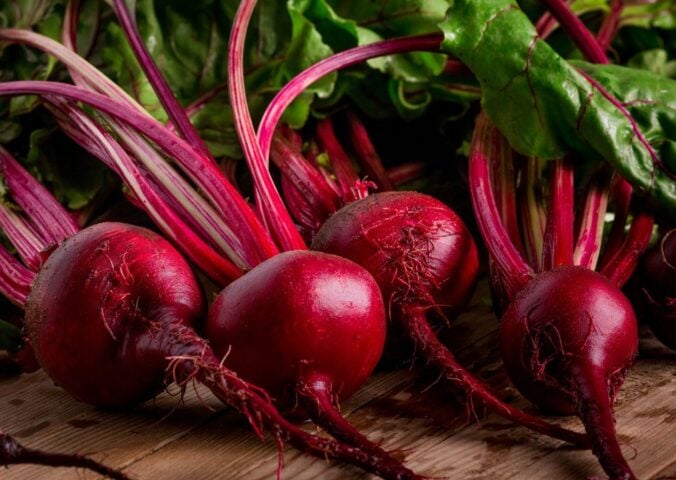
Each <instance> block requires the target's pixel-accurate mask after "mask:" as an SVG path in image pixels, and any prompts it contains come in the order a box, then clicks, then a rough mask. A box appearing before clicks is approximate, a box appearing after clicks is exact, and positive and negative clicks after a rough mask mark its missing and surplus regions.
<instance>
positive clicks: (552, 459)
mask: <svg viewBox="0 0 676 480" xmlns="http://www.w3.org/2000/svg"><path fill="white" fill-rule="evenodd" d="M487 298H488V293H487V289H486V285H485V284H482V285H481V287H480V288H479V290H478V293H477V295H475V298H474V301H473V303H472V306H471V308H470V309H469V310H468V312H467V313H465V314H464V315H463V316H462V317H461V318H460V319H458V321H456V322H455V324H454V325H453V327H452V328H451V329H449V330H447V331H444V332H442V335H443V337H444V339H445V340H446V341H447V343H448V344H449V345H451V346H452V348H454V350H455V351H456V352H457V353H458V357H459V358H460V359H461V361H462V362H463V363H464V364H465V365H467V366H468V367H469V368H470V369H472V370H473V371H474V372H478V373H479V374H480V375H481V376H482V377H483V378H485V379H486V380H488V381H489V382H490V384H491V385H492V386H493V387H494V388H495V389H496V390H497V391H498V392H500V394H501V395H502V396H503V397H504V398H506V399H508V400H509V401H510V402H512V403H515V404H517V405H519V406H521V407H524V408H527V409H531V410H532V407H529V405H528V403H527V402H526V401H525V400H524V399H522V398H520V397H519V396H518V395H517V393H516V391H515V390H514V389H513V388H512V387H511V386H510V385H509V382H508V381H507V379H506V376H505V374H504V372H503V370H502V366H501V362H500V358H499V352H498V349H497V342H496V341H495V340H496V328H497V322H496V319H495V317H494V315H493V314H492V313H491V311H490V303H489V302H488V301H487ZM643 336H644V338H643V339H642V341H641V358H640V359H639V360H638V361H637V363H636V365H635V366H634V368H633V369H632V370H631V372H630V374H629V376H628V377H627V380H626V382H625V386H624V388H623V389H622V390H621V393H620V396H619V398H618V402H617V407H616V420H617V425H618V431H619V434H620V438H621V441H622V442H623V445H624V451H625V454H626V455H627V457H628V459H629V463H630V465H631V466H632V468H634V470H635V472H636V474H637V475H638V476H639V477H640V478H643V479H662V480H666V479H668V478H674V477H676V442H674V441H673V436H674V433H676V431H675V426H676V354H674V353H673V352H669V351H668V350H666V349H664V348H663V347H661V346H660V345H659V344H658V343H657V342H656V341H655V340H653V339H652V338H651V337H650V335H649V334H648V333H647V332H645V331H644V332H643ZM422 367H424V365H414V366H413V367H404V368H399V369H394V370H389V371H388V370H382V371H379V372H378V373H376V374H375V375H374V376H373V377H372V378H371V379H370V380H369V381H368V383H367V384H366V385H365V386H364V387H363V388H362V389H361V390H360V391H359V392H358V393H357V394H356V395H354V396H353V398H351V399H350V400H349V401H348V402H346V403H345V404H344V405H342V410H343V413H344V414H345V415H347V416H348V418H349V419H350V420H351V421H352V422H354V423H355V425H356V426H357V427H358V428H360V429H361V430H362V431H363V432H364V433H366V434H367V435H368V436H369V437H370V438H372V439H373V440H376V441H381V442H382V444H383V445H384V446H385V448H387V449H390V450H393V451H395V454H396V455H400V456H401V457H402V458H404V457H405V458H406V463H407V465H409V466H410V467H411V468H413V469H414V470H416V471H417V472H419V473H422V474H425V475H428V476H430V477H434V478H457V479H476V480H478V479H489V478H490V479H494V480H500V479H508V478H509V479H523V480H533V479H545V478H546V479H562V480H564V479H583V478H587V477H590V476H598V477H599V478H604V476H603V472H602V471H601V469H600V468H599V466H598V464H597V462H596V460H595V458H594V457H593V456H592V454H591V453H590V452H587V451H579V450H575V449H571V448H569V447H568V446H566V445H564V444H562V443H561V442H558V441H556V440H552V439H549V438H543V437H541V436H539V435H536V434H534V433H532V432H530V431H528V430H526V429H523V428H516V427H512V426H511V425H509V424H506V423H505V422H504V421H503V420H502V419H500V418H498V417H495V416H494V415H489V416H487V417H485V418H481V417H482V412H480V411H476V412H470V411H468V409H467V407H465V406H464V404H463V401H462V398H461V397H460V396H459V395H458V394H457V392H454V391H452V390H450V389H449V388H448V387H445V386H444V385H441V384H440V383H437V382H436V380H437V379H436V377H435V374H434V373H433V372H429V371H424V369H423V368H422ZM176 393H177V392H173V395H172V394H169V393H163V394H161V395H159V396H158V397H157V398H156V399H155V400H154V401H152V402H148V403H146V404H144V405H142V406H139V407H137V408H136V409H133V410H131V411H129V412H124V413H123V412H106V411H101V410H97V409H94V408H92V407H89V406H86V405H83V404H81V403H78V402H76V401H75V400H73V399H71V398H70V397H69V396H68V395H67V394H66V393H64V392H63V391H61V390H60V389H59V388H58V387H56V386H54V385H52V383H51V381H50V380H49V379H48V378H47V377H46V376H45V375H44V374H43V373H42V372H38V373H35V374H31V375H25V376H22V377H20V378H15V379H5V380H0V426H2V428H3V429H4V430H5V431H7V432H8V433H11V434H14V435H15V436H16V437H17V438H18V439H19V440H20V441H22V442H23V443H24V444H26V445H28V446H32V447H36V448H42V449H53V450H61V451H69V452H79V453H86V454H89V455H91V456H93V457H94V458H96V459H99V460H103V461H105V462H106V463H107V464H109V465H111V466H115V467H118V468H123V469H124V470H125V471H126V472H128V473H129V474H130V475H132V476H133V478H136V479H138V480H143V479H159V478H161V479H163V480H179V479H181V480H182V479H190V480H211V479H214V480H215V479H224V478H227V479H233V480H245V479H246V480H259V479H260V480H263V479H273V478H275V473H276V469H277V459H278V456H277V447H276V445H275V444H274V442H272V441H270V439H267V441H266V442H261V441H260V440H259V439H258V438H256V437H255V436H254V435H253V434H252V433H251V432H250V430H249V429H248V428H247V425H246V422H245V421H244V420H243V419H242V417H240V416H238V415H237V414H235V412H233V411H231V410H228V409H226V408H223V407H222V406H221V405H220V404H219V403H218V402H217V401H216V400H214V398H213V397H212V396H211V395H210V394H209V393H208V392H206V391H204V389H203V388H201V387H197V390H193V389H188V391H187V392H186V393H185V395H184V397H183V399H182V400H181V398H180V396H178V395H177V394H176ZM477 418H481V420H480V423H479V424H477V423H476V421H475V420H476V419H477ZM555 420H557V421H560V422H561V423H563V424H565V425H567V426H569V427H571V428H575V429H580V424H579V422H578V421H577V419H575V418H565V419H555ZM306 428H308V429H313V427H312V426H310V425H306ZM283 475H284V478H286V479H299V480H305V479H315V478H321V479H326V480H338V479H349V478H354V479H365V478H372V477H371V476H370V475H366V474H363V473H361V472H360V471H358V470H356V469H354V468H352V467H346V466H341V465H335V464H331V463H329V462H326V461H323V460H318V459H314V458H310V457H307V456H305V455H301V454H299V453H298V452H296V451H295V450H292V449H285V454H284V470H283ZM0 478H2V479H7V480H26V479H31V480H32V479H49V480H51V479H54V480H90V479H95V478H98V476H97V475H94V474H91V473H87V472H82V471H74V470H69V469H48V468H42V467H34V466H12V467H11V468H9V469H6V470H0Z"/></svg>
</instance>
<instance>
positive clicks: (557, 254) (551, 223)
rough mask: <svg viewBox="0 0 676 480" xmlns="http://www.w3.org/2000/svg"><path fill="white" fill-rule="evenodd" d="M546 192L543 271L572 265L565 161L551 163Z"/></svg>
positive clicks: (569, 182)
mask: <svg viewBox="0 0 676 480" xmlns="http://www.w3.org/2000/svg"><path fill="white" fill-rule="evenodd" d="M549 189H550V197H549V205H548V209H547V225H546V227H545V235H544V240H543V249H542V269H543V270H552V269H554V268H557V267H560V266H563V265H572V264H573V237H574V231H573V208H574V205H573V203H574V200H573V194H574V189H573V166H572V165H571V162H570V161H569V160H568V159H566V158H564V159H557V160H555V161H554V164H553V170H552V177H551V181H550V185H549Z"/></svg>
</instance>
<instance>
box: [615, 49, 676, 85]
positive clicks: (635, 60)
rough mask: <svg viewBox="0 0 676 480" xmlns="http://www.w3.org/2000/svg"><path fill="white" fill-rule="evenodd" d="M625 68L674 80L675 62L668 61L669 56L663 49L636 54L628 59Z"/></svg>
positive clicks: (675, 75) (675, 73)
mask: <svg viewBox="0 0 676 480" xmlns="http://www.w3.org/2000/svg"><path fill="white" fill-rule="evenodd" d="M627 66H628V67H631V68H636V69H640V70H647V71H649V72H652V73H654V74H656V75H662V76H664V77H667V78H672V79H674V78H676V60H669V54H668V53H667V51H666V50H664V49H663V48H655V49H652V50H645V51H643V52H641V53H638V54H636V55H634V56H633V57H632V58H630V59H629V61H628V62H627Z"/></svg>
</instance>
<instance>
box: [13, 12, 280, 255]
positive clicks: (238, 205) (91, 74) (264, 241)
mask: <svg viewBox="0 0 676 480" xmlns="http://www.w3.org/2000/svg"><path fill="white" fill-rule="evenodd" d="M72 5H73V4H69V7H70V8H69V9H68V10H67V11H68V12H71V15H70V17H67V18H69V19H70V21H71V24H68V25H66V28H65V30H64V43H65V44H66V45H69V46H70V47H71V48H74V45H75V39H74V38H73V34H74V24H75V22H76V16H75V14H73V13H72ZM0 39H2V40H6V41H11V42H16V43H22V44H26V45H30V46H32V47H35V48H38V49H40V50H42V51H44V52H45V53H48V54H50V55H52V56H54V57H56V58H57V59H59V60H60V61H62V62H63V63H64V64H65V65H66V66H67V67H68V69H69V71H70V72H71V76H72V77H73V79H74V80H76V81H77V82H79V83H80V84H81V85H82V86H86V87H87V88H89V89H92V90H93V91H95V92H100V93H103V94H105V95H107V96H109V97H111V98H112V99H115V100H118V101H120V102H122V103H124V104H125V105H126V106H128V107H131V108H127V109H126V111H127V112H129V111H130V110H132V109H133V112H132V115H134V116H135V117H138V116H139V115H143V116H145V117H147V118H146V121H145V123H146V124H147V126H149V125H150V123H154V126H153V127H152V128H153V129H154V130H155V131H156V135H161V136H162V137H163V138H164V142H163V144H164V145H170V144H171V143H173V142H174V141H176V139H177V137H176V136H175V135H174V134H173V133H171V132H170V131H169V130H165V131H160V129H158V128H157V125H160V124H159V123H158V122H156V121H154V119H152V117H150V116H149V114H148V113H147V112H146V111H145V110H144V109H143V107H141V106H140V105H139V104H138V103H136V101H135V100H133V99H132V98H131V97H129V95H127V94H126V93H125V92H124V91H123V90H122V89H120V87H118V86H117V85H115V84H114V83H113V82H112V81H111V80H110V79H108V78H107V77H106V76H105V75H103V74H102V73H101V72H100V71H99V70H97V69H96V68H95V67H93V66H92V65H91V64H89V63H88V62H87V61H86V60H84V59H83V58H81V57H79V56H78V55H77V54H75V53H74V52H73V51H71V50H69V49H68V48H66V47H64V45H61V44H59V43H57V42H55V41H53V40H51V39H49V38H48V37H44V36H42V35H39V34H36V33H33V32H30V31H24V30H14V29H0ZM119 110H120V111H122V110H123V109H121V108H120V109H119ZM122 120H123V121H124V118H123V119H122ZM112 123H113V124H114V125H113V126H116V125H117V126H118V127H119V123H115V122H112ZM130 135H133V132H130ZM135 138H136V139H137V141H142V140H138V139H139V138H140V137H138V135H137V136H136V137H135ZM178 140H180V139H178ZM178 145H179V147H180V150H181V153H182V155H180V156H179V157H178V158H177V159H176V160H177V163H178V165H179V166H180V167H181V168H182V169H183V170H184V171H185V172H186V173H187V174H188V176H189V177H191V179H192V180H193V181H194V182H195V184H196V185H197V187H198V188H199V189H200V190H201V191H203V192H205V194H206V195H207V198H208V199H209V200H210V201H211V202H212V204H213V205H214V206H215V207H216V208H217V209H218V211H220V212H221V216H222V217H223V218H224V219H225V221H226V222H227V223H228V224H229V225H232V226H233V229H234V230H236V231H237V232H238V233H239V235H241V236H242V238H243V243H244V244H245V245H246V246H247V247H246V250H245V251H244V253H243V255H244V256H245V257H246V258H247V259H248V261H249V262H250V263H252V264H257V263H259V262H260V261H261V260H263V259H265V258H268V257H269V256H271V255H274V253H275V252H276V251H277V249H276V247H275V246H274V245H273V244H272V242H271V241H270V240H269V239H268V238H267V234H266V233H265V232H264V229H263V227H262V225H260V222H259V220H258V219H257V218H256V216H255V215H254V213H253V211H251V208H250V206H249V205H248V204H246V202H245V201H244V200H243V199H242V198H241V196H240V195H239V193H238V192H237V191H236V190H235V189H234V187H232V185H230V184H229V183H228V182H227V179H225V177H224V175H223V174H222V172H220V170H219V169H218V167H217V166H216V165H215V164H214V163H213V162H211V161H208V160H207V159H206V158H204V157H203V156H201V155H199V154H197V153H196V152H195V150H194V149H193V148H192V147H190V146H188V144H187V143H185V142H183V141H179V143H178ZM171 150H172V148H171V147H168V150H167V151H168V152H169V153H170V154H171ZM200 170H206V171H207V172H209V174H208V175H202V174H197V175H194V173H195V172H197V171H200ZM214 177H220V178H221V179H224V180H223V181H222V180H214Z"/></svg>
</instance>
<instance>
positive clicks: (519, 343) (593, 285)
mask: <svg viewBox="0 0 676 480" xmlns="http://www.w3.org/2000/svg"><path fill="white" fill-rule="evenodd" d="M500 341H501V347H502V353H503V358H504V361H505V366H506V367H507V371H508V373H509V377H510V378H511V380H512V381H513V382H514V384H515V385H516V387H517V388H518V389H519V391H520V392H521V393H522V394H523V395H524V396H525V397H526V398H528V399H529V400H531V401H532V402H533V403H534V404H536V405H539V406H540V407H542V408H543V409H545V410H547V411H549V412H552V413H556V414H571V413H577V414H578V415H579V416H580V418H581V419H582V421H583V423H584V424H585V427H586V429H587V432H588V434H589V436H590V438H591V440H592V449H593V452H594V454H596V455H597V456H598V457H599V459H600V461H601V464H602V466H603V468H604V470H605V471H606V473H607V474H608V475H609V476H610V477H611V478H612V479H625V478H633V477H632V474H631V473H630V472H631V470H630V468H629V466H628V465H627V464H626V461H625V460H624V458H623V457H622V452H621V450H620V447H619V444H618V441H617V437H616V434H615V426H614V420H613V413H612V403H613V401H614V399H615V396H616V394H617V392H618V390H619V388H620V386H621V385H622V382H623V381H624V377H625V374H626V372H627V370H628V369H629V367H630V365H631V364H632V362H633V360H634V357H635V356H636V353H637V349H638V333H637V325H636V317H635V315H634V311H633V309H632V307H631V304H630V303H629V301H628V300H627V298H626V297H625V296H624V295H623V294H622V292H621V290H620V289H619V288H618V287H617V286H616V285H615V284H613V283H612V282H610V281H609V280H608V279H607V278H606V277H604V276H603V275H601V274H599V273H596V272H593V271H591V270H589V269H586V268H582V267H578V266H567V267H561V268H558V269H555V270H550V271H546V272H543V273H541V274H539V275H538V276H536V277H535V278H534V279H533V280H531V281H530V282H529V283H528V284H527V285H526V287H525V288H524V289H522V290H521V291H520V292H519V293H518V294H517V296H516V297H515V299H514V300H513V301H512V303H511V304H510V305H509V307H508V308H507V310H506V311H505V314H504V315H503V316H502V323H501V328H500Z"/></svg>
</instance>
